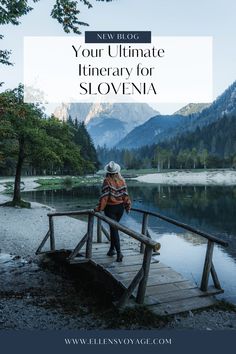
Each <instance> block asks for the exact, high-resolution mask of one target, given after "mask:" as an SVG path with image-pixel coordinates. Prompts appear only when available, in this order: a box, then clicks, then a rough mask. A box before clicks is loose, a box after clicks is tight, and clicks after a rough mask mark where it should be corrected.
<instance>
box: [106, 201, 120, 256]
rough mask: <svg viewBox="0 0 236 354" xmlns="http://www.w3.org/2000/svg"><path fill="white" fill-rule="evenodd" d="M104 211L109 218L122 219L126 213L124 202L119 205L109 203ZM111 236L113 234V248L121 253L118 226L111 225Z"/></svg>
mask: <svg viewBox="0 0 236 354" xmlns="http://www.w3.org/2000/svg"><path fill="white" fill-rule="evenodd" d="M104 213H105V215H106V216H108V217H109V218H111V219H113V220H115V221H120V219H121V217H122V215H123V213H124V204H123V203H121V204H117V205H107V206H106V207H105V209H104ZM110 236H111V249H113V250H114V249H115V250H116V252H117V253H120V236H119V232H118V230H117V229H116V228H114V227H112V226H110Z"/></svg>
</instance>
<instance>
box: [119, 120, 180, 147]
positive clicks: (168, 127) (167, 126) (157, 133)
mask: <svg viewBox="0 0 236 354" xmlns="http://www.w3.org/2000/svg"><path fill="white" fill-rule="evenodd" d="M185 120H186V118H185V117H184V116H181V115H177V114H176V115H165V116H163V115H158V116H155V117H152V118H151V119H149V120H148V121H147V122H145V123H144V124H142V125H139V126H138V127H136V128H134V129H133V130H132V131H131V132H130V133H129V134H127V135H126V137H125V138H123V139H122V140H121V141H119V143H118V144H117V145H116V147H117V149H125V148H126V149H135V148H139V147H141V146H144V145H152V144H155V143H157V142H158V143H159V142H162V141H164V140H165V139H167V138H169V137H170V136H172V135H174V134H175V131H176V129H177V127H178V126H182V125H183V124H184V121H185Z"/></svg>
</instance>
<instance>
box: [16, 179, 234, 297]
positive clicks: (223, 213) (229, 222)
mask: <svg viewBox="0 0 236 354" xmlns="http://www.w3.org/2000/svg"><path fill="white" fill-rule="evenodd" d="M99 193H100V186H81V187H76V188H73V189H60V190H37V191H33V192H25V193H23V196H24V198H25V199H27V200H31V201H37V202H40V203H43V204H47V205H51V206H53V207H55V208H56V209H57V210H58V211H62V210H76V209H84V208H91V207H92V208H93V207H94V206H95V205H96V203H97V199H98V196H99ZM129 193H130V196H131V199H132V201H133V207H137V208H141V209H147V210H153V211H157V212H160V213H162V214H164V215H167V216H170V217H172V218H174V219H177V220H179V221H182V222H185V223H188V224H190V225H192V226H195V227H197V228H199V229H201V230H202V231H207V232H209V233H212V234H213V235H215V236H218V237H220V238H222V239H224V240H225V241H227V242H229V247H228V248H224V247H221V246H217V245H215V248H214V256H213V261H214V265H215V268H216V271H217V274H218V277H219V279H220V281H221V284H222V287H223V288H224V289H225V293H224V294H223V295H220V297H222V298H225V299H226V300H229V301H231V302H234V303H236V217H235V211H236V208H235V207H236V187H219V186H207V187H205V186H163V185H149V184H141V183H138V182H130V183H129ZM122 223H123V224H125V225H127V226H129V227H130V228H134V229H135V230H137V231H138V230H141V216H140V214H138V213H134V212H132V213H131V214H130V215H128V216H127V215H124V216H123V219H122ZM149 229H150V231H151V234H152V237H153V238H155V239H156V240H158V241H159V242H160V243H161V255H160V260H161V261H162V262H163V263H166V264H168V265H170V266H172V267H173V268H174V269H176V270H177V271H179V272H180V273H181V274H183V275H184V276H185V277H187V278H188V279H191V280H193V281H194V282H196V283H197V284H199V283H200V280H201V274H202V268H203V263H204V257H205V251H206V240H205V239H204V238H202V237H200V236H198V235H194V234H192V233H190V232H186V231H184V230H182V229H180V228H178V227H175V226H173V225H171V224H168V223H166V222H164V221H161V220H159V219H156V218H152V217H151V218H150V220H149ZM210 282H211V280H210Z"/></svg>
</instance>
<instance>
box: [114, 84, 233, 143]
mask: <svg viewBox="0 0 236 354" xmlns="http://www.w3.org/2000/svg"><path fill="white" fill-rule="evenodd" d="M196 110H197V112H196V113H194V111H196ZM199 110H200V111H199ZM178 112H179V113H181V115H180V114H173V115H171V116H163V115H158V116H155V117H152V118H151V119H149V120H148V121H147V122H145V123H144V124H142V125H140V126H138V127H136V128H134V129H133V130H132V131H131V132H130V133H128V134H127V135H126V137H124V138H123V139H122V140H121V141H120V142H119V144H117V145H116V147H117V148H118V149H123V148H127V149H129V148H138V147H141V146H144V145H152V144H158V143H162V142H165V141H168V140H170V139H172V138H174V137H175V136H181V134H185V133H187V132H188V133H190V132H194V131H195V130H196V129H197V128H202V127H204V126H207V125H209V124H211V123H213V122H215V121H217V120H218V119H221V118H222V117H224V115H228V116H229V115H233V114H235V113H236V81H235V82H234V83H233V84H232V85H231V86H229V87H228V89H227V90H225V92H224V93H223V94H222V95H220V96H219V97H218V98H217V99H216V100H215V101H214V102H213V103H212V104H210V105H206V106H205V107H204V105H203V104H197V105H196V104H189V105H187V106H185V107H183V108H182V109H181V110H179V111H178ZM178 112H177V113H178ZM190 112H191V113H190Z"/></svg>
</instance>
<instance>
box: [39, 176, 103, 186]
mask: <svg viewBox="0 0 236 354" xmlns="http://www.w3.org/2000/svg"><path fill="white" fill-rule="evenodd" d="M101 181H102V178H101V177H100V176H94V177H75V176H66V177H55V178H39V179H38V180H37V181H36V182H37V183H38V184H40V186H41V187H75V186H80V185H94V184H100V183H101Z"/></svg>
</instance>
